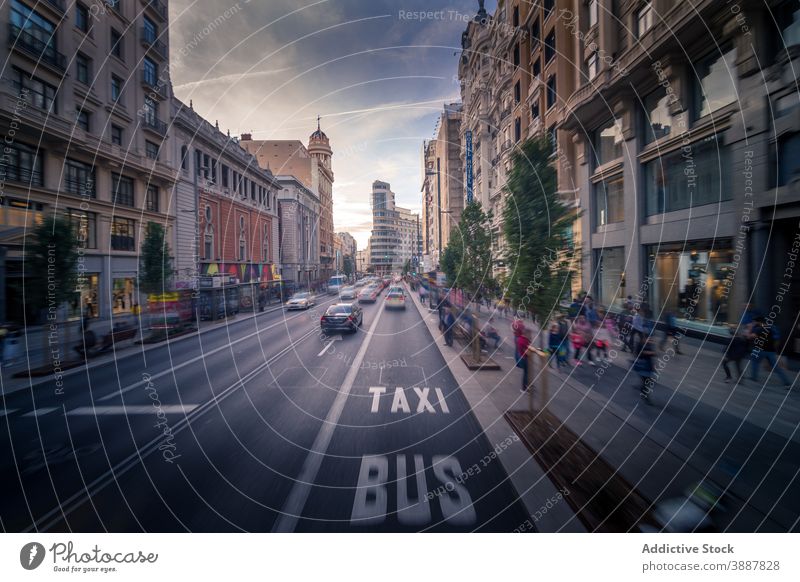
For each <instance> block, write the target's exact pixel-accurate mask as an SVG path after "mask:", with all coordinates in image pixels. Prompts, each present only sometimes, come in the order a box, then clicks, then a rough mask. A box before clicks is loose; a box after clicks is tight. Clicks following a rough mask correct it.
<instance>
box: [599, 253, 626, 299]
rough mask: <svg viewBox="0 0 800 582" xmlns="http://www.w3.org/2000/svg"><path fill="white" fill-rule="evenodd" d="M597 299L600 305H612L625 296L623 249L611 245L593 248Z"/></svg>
mask: <svg viewBox="0 0 800 582" xmlns="http://www.w3.org/2000/svg"><path fill="white" fill-rule="evenodd" d="M595 265H596V267H597V277H596V280H597V299H598V301H599V302H600V304H601V305H613V304H614V303H615V302H616V301H615V300H617V299H619V298H622V297H625V296H626V294H625V249H624V248H623V247H613V248H605V249H596V250H595Z"/></svg>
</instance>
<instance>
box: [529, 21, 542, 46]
mask: <svg viewBox="0 0 800 582" xmlns="http://www.w3.org/2000/svg"><path fill="white" fill-rule="evenodd" d="M541 36H542V29H541V26H540V25H539V19H538V18H537V19H536V20H534V21H533V24H531V50H534V49H535V48H536V45H538V44H539V37H541Z"/></svg>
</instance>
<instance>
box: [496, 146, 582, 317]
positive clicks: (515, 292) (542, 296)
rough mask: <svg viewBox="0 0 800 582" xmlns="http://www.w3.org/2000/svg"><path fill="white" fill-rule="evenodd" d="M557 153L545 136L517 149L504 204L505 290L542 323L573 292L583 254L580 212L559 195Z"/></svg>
mask: <svg viewBox="0 0 800 582" xmlns="http://www.w3.org/2000/svg"><path fill="white" fill-rule="evenodd" d="M553 154H554V151H553V147H552V145H551V142H550V141H549V140H548V139H546V138H535V139H530V140H528V141H526V142H525V143H523V144H522V146H521V147H520V148H518V149H517V150H516V151H515V152H514V155H513V156H512V161H511V163H512V167H511V172H510V173H509V176H508V180H507V182H506V187H505V193H506V197H505V206H504V208H503V234H504V235H505V248H506V253H505V257H504V258H505V260H506V265H507V266H508V276H507V279H506V280H505V281H504V284H505V294H506V295H507V296H508V297H510V298H511V300H512V301H513V302H514V304H515V305H516V306H517V309H518V310H520V311H522V312H524V313H530V314H532V315H533V316H534V317H535V318H536V319H537V320H538V321H539V324H540V325H544V324H545V323H546V321H547V319H548V318H549V317H550V315H551V314H552V313H553V312H554V311H557V310H558V309H559V305H560V302H561V300H562V298H564V297H566V296H567V295H568V294H569V293H570V289H571V282H572V278H573V276H574V273H575V268H574V265H575V258H576V257H580V254H579V250H578V249H577V248H575V246H574V245H573V242H572V240H571V226H572V224H573V221H574V220H575V219H576V218H577V217H578V216H579V214H578V213H577V212H576V211H575V210H573V209H570V208H569V207H568V206H567V205H565V204H564V203H563V201H562V200H561V199H560V198H559V196H558V192H557V191H558V184H557V179H556V172H555V169H554V167H553Z"/></svg>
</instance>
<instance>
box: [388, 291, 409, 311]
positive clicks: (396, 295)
mask: <svg viewBox="0 0 800 582" xmlns="http://www.w3.org/2000/svg"><path fill="white" fill-rule="evenodd" d="M384 307H385V308H386V309H405V308H406V293H405V291H403V288H402V287H390V288H389V292H388V293H387V294H386V301H384Z"/></svg>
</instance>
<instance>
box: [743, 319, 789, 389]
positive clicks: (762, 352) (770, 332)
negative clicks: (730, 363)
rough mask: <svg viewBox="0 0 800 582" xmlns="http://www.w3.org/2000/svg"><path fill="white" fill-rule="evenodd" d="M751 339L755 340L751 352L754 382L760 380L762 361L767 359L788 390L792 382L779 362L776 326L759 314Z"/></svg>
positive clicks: (751, 372)
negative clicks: (766, 322) (769, 323)
mask: <svg viewBox="0 0 800 582" xmlns="http://www.w3.org/2000/svg"><path fill="white" fill-rule="evenodd" d="M750 339H751V341H752V342H753V350H752V352H751V353H750V366H751V369H750V379H751V380H753V382H758V375H759V374H758V371H759V370H758V369H759V367H760V366H761V362H762V361H763V360H767V363H769V366H770V368H769V369H770V370H771V371H773V372H775V374H776V375H777V376H778V378H780V380H781V382H783V385H784V387H785V388H786V389H787V390H788V389H789V388H791V387H792V383H791V382H790V381H789V377H788V376H787V375H786V372H784V370H783V368H781V366H780V364H779V362H778V354H777V352H778V340H779V339H780V337H779V335H778V331H777V329H776V328H775V326H774V325H769V326H767V325H765V323H764V316H762V315H759V316H757V317H756V318H755V320H754V322H753V326H752V327H751V329H750Z"/></svg>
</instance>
